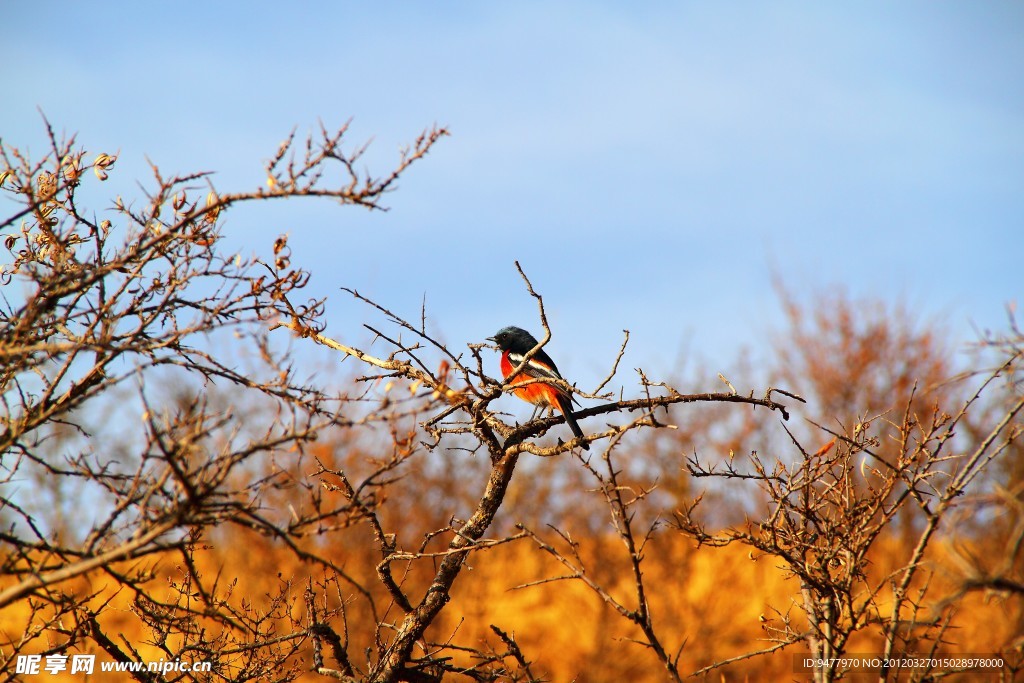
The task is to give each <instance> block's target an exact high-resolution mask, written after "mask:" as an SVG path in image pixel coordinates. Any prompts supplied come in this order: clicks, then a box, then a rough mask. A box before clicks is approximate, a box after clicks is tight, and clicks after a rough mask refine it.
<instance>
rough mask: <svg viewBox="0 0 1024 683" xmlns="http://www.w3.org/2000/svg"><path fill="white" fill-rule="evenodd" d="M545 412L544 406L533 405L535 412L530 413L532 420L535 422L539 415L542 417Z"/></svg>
mask: <svg viewBox="0 0 1024 683" xmlns="http://www.w3.org/2000/svg"><path fill="white" fill-rule="evenodd" d="M543 414H544V406H534V407H533V414H532V415H530V422H533V421H534V420H536V419H537V418H538V417H540V416H541V415H543Z"/></svg>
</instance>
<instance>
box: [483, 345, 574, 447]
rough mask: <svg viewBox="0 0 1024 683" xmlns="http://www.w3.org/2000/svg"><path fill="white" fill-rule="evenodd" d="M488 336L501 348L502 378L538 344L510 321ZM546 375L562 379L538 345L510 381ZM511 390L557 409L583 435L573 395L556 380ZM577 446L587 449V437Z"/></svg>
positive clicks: (526, 398) (522, 397)
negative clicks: (576, 414)
mask: <svg viewBox="0 0 1024 683" xmlns="http://www.w3.org/2000/svg"><path fill="white" fill-rule="evenodd" d="M487 340H488V341H492V342H494V343H495V344H497V345H498V348H499V349H501V376H502V377H504V378H505V381H509V376H510V375H511V374H512V371H513V370H515V369H516V366H518V365H519V364H520V363H522V362H523V358H525V357H526V354H527V353H529V352H530V350H531V349H533V348H534V347H535V346H537V343H538V342H537V339H536V338H534V336H533V335H532V334H530V333H529V332H527V331H526V330H524V329H522V328H521V327H515V326H512V325H510V326H508V327H503V328H501V329H500V330H498V331H497V332H496V333H495V335H494V336H493V337H488V338H487ZM546 378H547V379H563V377H562V375H560V374H559V373H558V368H557V367H556V366H555V361H553V360H551V356H549V355H548V354H547V353H545V352H544V349H538V350H537V352H536V353H535V354H533V356H531V357H530V360H529V362H527V363H526V365H525V366H523V369H522V370H520V372H519V374H518V375H516V376H515V378H513V379H512V380H511V382H512V384H516V383H518V382H526V381H528V380H532V379H546ZM512 393H514V394H515V395H516V396H518V397H519V398H521V399H523V400H524V401H526V402H527V403H532V404H534V405H535V406H539V407H542V408H550V409H552V410H554V409H558V411H559V412H560V413H562V415H564V416H565V421H566V423H567V424H568V425H569V429H571V430H572V433H573V434H574V435H575V436H577V437H579V438H583V430H582V429H580V426H579V424H578V423H577V422H576V418H574V417H573V416H572V404H573V401H574V399H573V397H572V393H570V392H569V391H568V390H567V389H565V388H563V387H561V386H558V385H557V384H549V383H547V382H532V383H530V384H527V385H526V386H522V387H518V388H513V389H512ZM580 447H581V448H583V449H584V450H590V444H589V443H587V442H586V441H583V442H581V443H580Z"/></svg>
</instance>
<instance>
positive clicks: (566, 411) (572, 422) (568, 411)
mask: <svg viewBox="0 0 1024 683" xmlns="http://www.w3.org/2000/svg"><path fill="white" fill-rule="evenodd" d="M558 409H559V410H560V411H561V412H562V415H564V416H565V423H566V424H568V425H569V429H571V430H572V433H573V436H576V437H578V438H583V436H584V435H583V430H582V429H580V425H579V423H578V422H576V418H575V417H573V416H572V399H571V398H570V397H568V396H563V395H561V394H559V396H558ZM580 448H582V449H583V450H585V451H589V450H590V444H589V443H587V442H586V441H583V442H581V443H580Z"/></svg>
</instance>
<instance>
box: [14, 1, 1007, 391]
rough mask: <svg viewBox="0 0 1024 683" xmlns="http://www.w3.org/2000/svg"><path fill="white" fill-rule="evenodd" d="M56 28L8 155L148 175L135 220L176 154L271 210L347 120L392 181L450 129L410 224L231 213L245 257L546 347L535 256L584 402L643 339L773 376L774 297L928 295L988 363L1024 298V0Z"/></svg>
mask: <svg viewBox="0 0 1024 683" xmlns="http://www.w3.org/2000/svg"><path fill="white" fill-rule="evenodd" d="M30 5H31V3H16V4H11V5H9V6H8V7H6V8H5V11H4V15H5V17H4V22H3V23H4V28H3V33H4V40H3V42H4V46H5V49H4V52H5V59H4V60H3V63H2V65H0V91H2V92H3V93H4V98H3V100H4V103H3V109H2V114H0V136H2V138H3V140H4V142H5V143H7V144H11V145H15V146H19V147H24V146H27V147H29V148H31V149H32V150H35V151H38V152H42V151H43V150H44V144H43V127H42V123H41V121H40V116H39V113H38V111H37V108H39V109H41V110H43V111H44V112H45V114H46V115H47V117H48V118H49V119H50V120H51V122H52V123H53V124H54V125H55V126H56V127H57V128H58V130H61V129H63V130H66V131H68V132H77V133H78V134H79V142H80V143H81V144H82V145H83V146H85V147H86V148H87V149H88V150H90V151H91V152H100V151H106V152H112V151H116V150H120V154H121V156H120V160H119V162H118V166H117V167H116V173H117V180H118V181H123V182H125V183H126V184H125V185H124V186H123V188H124V189H119V190H118V191H120V192H124V193H125V194H126V195H133V194H134V196H140V193H139V191H138V190H137V189H135V188H134V185H133V183H134V180H135V179H137V178H145V177H146V173H147V171H146V168H147V167H146V161H145V159H146V157H148V158H149V159H151V160H153V161H154V162H155V163H157V164H158V165H159V166H160V168H161V170H163V171H164V172H165V173H167V174H170V173H175V172H182V173H183V172H190V171H198V170H209V171H216V176H215V181H214V182H215V184H216V186H217V187H218V188H219V189H223V190H245V189H252V188H255V187H258V186H259V185H260V184H261V183H262V182H263V180H264V175H263V170H262V169H263V164H264V162H265V160H266V159H267V158H268V157H270V156H271V155H272V154H273V153H274V151H275V150H276V148H277V145H278V143H279V142H280V141H281V140H282V139H283V138H284V136H285V135H286V134H287V133H288V132H289V131H290V130H291V129H292V127H298V130H299V132H300V133H306V132H308V131H309V130H310V129H312V128H314V127H315V126H316V125H317V121H318V120H323V121H324V123H325V124H326V125H327V126H328V127H334V126H339V125H341V124H342V123H344V122H345V121H346V120H348V119H350V118H351V119H352V120H353V123H352V128H351V133H350V142H351V143H352V144H353V145H355V144H358V143H362V142H364V141H366V140H367V139H370V138H372V139H373V144H372V147H371V150H370V153H369V154H368V156H367V157H366V159H367V161H366V164H367V167H368V168H369V169H370V170H371V171H374V172H376V173H384V172H386V171H387V170H389V169H390V166H391V165H392V164H393V163H394V162H395V160H396V159H397V156H398V150H399V148H400V147H401V146H403V145H404V144H406V143H408V142H411V141H412V140H413V139H414V138H415V137H416V135H418V134H419V132H420V131H422V130H423V129H424V128H426V127H428V126H431V125H432V124H435V123H437V124H440V125H444V126H446V127H448V128H450V130H451V132H452V136H451V137H450V138H447V139H445V140H443V141H442V142H441V143H440V144H439V146H438V147H436V148H435V150H434V152H433V153H432V154H431V155H430V156H429V157H428V158H427V159H426V160H424V161H423V162H421V163H420V164H418V165H417V166H415V167H414V168H413V169H411V170H410V171H409V173H408V174H407V175H406V176H405V177H404V179H403V181H402V182H401V184H400V188H399V190H398V191H397V192H396V193H394V194H392V195H390V196H389V198H388V204H389V205H390V206H391V211H390V212H388V213H386V214H385V213H368V212H365V211H362V210H357V209H352V208H344V209H342V208H339V207H337V206H336V205H334V204H328V203H323V202H305V203H292V204H287V205H273V206H264V207H254V208H252V209H251V210H250V209H246V210H238V211H235V212H230V213H228V214H227V222H226V224H225V226H226V232H227V234H228V236H229V240H230V241H231V245H232V248H237V249H240V250H242V251H244V252H246V253H250V252H256V253H260V254H264V255H265V254H267V253H269V248H270V243H271V241H272V239H273V237H274V236H275V235H277V234H278V233H280V232H289V233H290V234H291V245H292V248H293V254H294V261H295V262H296V263H298V264H302V265H304V266H306V267H307V268H308V269H310V270H312V271H313V274H314V278H313V282H312V289H311V291H310V294H311V295H312V296H328V297H329V303H328V306H329V311H330V317H329V322H330V327H329V329H328V333H329V334H332V335H333V336H335V337H338V338H340V339H344V340H348V341H358V340H359V339H363V338H365V336H364V333H363V332H362V331H360V328H359V324H360V323H361V322H362V321H363V319H365V318H367V317H368V316H366V315H365V313H364V311H363V310H362V309H360V308H359V307H357V306H353V305H352V304H351V302H349V301H347V300H346V299H345V298H344V295H343V294H342V293H340V292H339V291H338V288H339V287H341V286H348V287H353V288H356V289H358V290H360V292H362V293H365V294H367V295H369V296H372V297H374V298H375V299H377V300H378V301H380V302H381V303H383V304H385V305H387V306H389V307H390V308H392V309H393V310H395V311H396V312H400V313H404V314H406V315H408V316H410V317H414V318H415V317H417V316H418V314H419V307H420V303H421V301H422V298H423V297H424V295H425V296H426V300H427V306H428V309H427V310H428V315H429V318H430V323H431V325H432V327H433V329H434V330H435V331H436V332H438V333H439V334H440V335H441V336H442V337H443V338H444V339H446V340H448V341H449V342H451V343H452V345H453V346H456V347H462V345H463V344H464V343H466V342H478V341H482V339H483V338H484V337H486V336H488V335H490V334H492V333H493V332H494V331H495V330H496V329H497V328H499V327H501V326H503V325H505V324H509V323H515V324H519V325H522V326H524V327H528V328H533V329H535V330H536V329H537V327H538V325H537V323H536V313H535V305H534V302H533V300H532V299H531V298H530V297H529V296H528V295H527V294H526V292H525V290H524V289H523V287H522V284H521V282H520V280H519V277H518V275H517V273H516V271H515V269H514V266H513V259H516V258H518V259H519V260H520V261H521V262H522V264H523V266H524V268H525V269H526V271H527V273H528V274H529V275H530V276H531V277H532V279H533V281H534V284H535V286H536V287H537V288H538V290H539V291H540V292H541V293H542V294H543V295H544V296H545V300H546V303H547V306H548V312H549V317H550V320H551V322H552V324H553V327H554V333H555V338H554V341H553V342H552V346H551V347H550V350H551V352H552V354H553V355H554V357H555V358H556V360H557V361H558V362H559V365H560V367H561V368H562V370H563V374H566V375H567V376H569V377H570V379H572V380H578V381H579V383H580V385H581V387H585V388H589V387H591V386H593V384H594V383H596V380H597V379H598V378H600V377H601V376H603V374H604V373H605V372H606V368H607V366H608V364H609V363H610V362H611V360H612V358H613V357H614V353H615V350H616V349H617V347H618V344H619V342H620V340H621V330H622V329H624V328H628V329H630V330H631V332H632V335H633V344H632V350H631V352H630V354H629V355H628V356H627V358H626V360H625V361H624V366H625V367H626V368H631V367H643V368H644V369H645V370H648V371H649V372H650V373H651V374H653V376H659V375H663V374H664V373H667V372H670V371H672V370H673V369H675V368H676V367H677V364H678V363H679V362H680V354H681V352H682V351H683V350H685V351H686V352H687V354H688V358H689V360H688V361H687V363H688V364H689V365H690V366H691V367H692V364H693V363H694V362H697V361H698V360H699V362H700V364H701V365H702V366H706V367H707V369H708V370H709V371H710V372H712V373H714V372H715V371H716V370H718V369H719V368H721V369H725V368H726V367H727V366H728V365H729V364H731V362H732V361H733V359H734V358H735V357H736V355H737V353H738V352H739V351H740V349H744V348H745V349H750V350H751V352H752V353H753V356H754V358H755V361H756V360H757V359H759V358H760V359H762V360H765V362H768V361H767V360H766V356H765V354H766V353H767V352H768V347H769V341H768V340H769V338H770V332H771V330H773V329H777V328H778V327H779V326H780V325H781V322H782V313H781V307H780V305H779V303H778V299H777V297H776V295H775V294H774V292H773V291H772V286H771V282H772V275H773V273H777V274H778V275H780V276H781V278H782V279H783V281H784V282H785V283H786V284H787V285H788V286H789V288H790V289H791V290H793V291H794V292H796V293H797V294H798V295H799V296H813V295H816V294H818V293H820V292H827V291H829V290H831V289H833V288H844V289H845V290H846V291H848V292H850V293H851V294H853V295H855V296H866V297H876V298H882V299H892V300H905V301H907V302H908V303H909V305H910V307H911V308H912V309H913V310H915V311H917V312H919V314H920V316H921V318H922V319H926V320H936V321H939V322H942V323H945V324H946V325H948V328H949V330H950V331H951V334H952V335H953V336H954V337H955V338H956V340H958V341H959V340H968V339H970V338H972V336H973V331H972V326H978V327H990V328H999V327H1001V326H1002V325H1003V323H1004V320H1005V317H1004V307H1005V305H1006V303H1007V302H1008V301H1011V300H1016V301H1020V300H1021V298H1022V297H1021V295H1022V293H1024V277H1022V275H1021V266H1020V263H1021V261H1022V257H1024V220H1022V219H1024V78H1022V77H1021V74H1022V73H1024V70H1022V69H1024V40H1022V39H1021V38H1022V36H1024V4H1021V3H1019V2H985V3H966V2H900V3H892V2H865V3H786V2H772V3H752V2H737V3H717V2H703V3H692V2H690V3H682V2H680V3H668V2H653V3H645V4H643V5H642V6H637V5H635V4H632V3H630V4H627V3H612V2H586V3H584V2H566V3H543V2H518V3H465V2H452V3H411V2H395V3H386V4H381V3H354V2H351V3H295V4H294V5H293V6H292V7H288V8H287V9H286V7H287V6H286V5H284V4H282V3H274V4H271V3H247V4H245V5H229V4H226V3H206V4H198V3H194V4H193V3H179V4H173V5H172V4H169V3H135V4H133V5H129V4H127V3H110V4H89V3H55V4H47V5H45V9H43V7H44V6H43V5H39V4H36V5H35V7H30ZM242 8H244V9H242ZM111 187H115V186H114V185H111ZM117 187H120V186H117ZM99 189H100V190H106V189H108V188H99ZM96 197H97V198H98V199H99V198H103V200H104V202H103V203H102V204H100V205H99V206H96V208H97V209H99V208H103V207H104V206H105V205H109V196H108V195H105V194H103V193H97V195H96ZM569 349H573V353H572V354H571V357H569V356H570V354H569ZM492 369H493V370H495V372H496V368H492ZM730 379H732V380H733V381H734V383H737V384H738V385H739V384H745V383H744V382H743V381H742V378H736V377H731V378H730ZM738 388H742V387H738Z"/></svg>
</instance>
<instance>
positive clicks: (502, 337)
mask: <svg viewBox="0 0 1024 683" xmlns="http://www.w3.org/2000/svg"><path fill="white" fill-rule="evenodd" d="M487 339H488V340H490V341H492V342H494V343H495V344H497V345H498V348H499V349H501V350H502V351H515V352H516V353H526V352H527V351H529V350H530V349H532V348H533V347H534V346H536V345H537V340H536V339H534V337H533V335H532V334H530V333H529V332H527V331H526V330H524V329H523V328H521V327H514V326H511V325H510V326H508V327H503V328H501V329H500V330H498V331H497V332H496V333H495V335H494V336H493V337H488V338H487Z"/></svg>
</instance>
